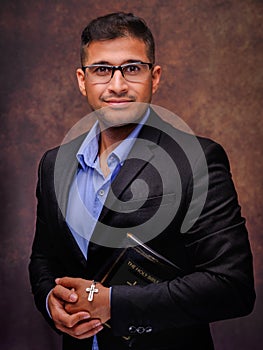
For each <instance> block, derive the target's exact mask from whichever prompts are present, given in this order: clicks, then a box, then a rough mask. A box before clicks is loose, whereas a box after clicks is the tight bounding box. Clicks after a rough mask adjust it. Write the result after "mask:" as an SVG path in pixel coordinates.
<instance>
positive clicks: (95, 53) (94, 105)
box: [77, 37, 161, 126]
mask: <svg viewBox="0 0 263 350" xmlns="http://www.w3.org/2000/svg"><path fill="white" fill-rule="evenodd" d="M134 61H141V62H149V58H148V56H147V48H146V45H145V43H144V42H143V41H141V40H139V39H136V38H132V37H123V38H117V39H112V40H104V41H93V42H91V43H90V44H89V46H88V47H87V48H86V61H85V62H84V65H91V64H98V63H103V64H109V65H114V66H119V65H122V64H125V63H130V62H134ZM88 74H89V72H88V71H86V73H84V72H83V71H82V69H78V70H77V78H78V83H79V88H80V91H81V93H82V94H83V95H84V96H86V97H87V100H88V104H89V105H90V107H91V109H92V110H98V109H101V108H103V107H108V108H107V109H103V110H102V111H103V113H99V114H98V115H99V116H98V118H99V120H100V121H101V122H102V123H103V124H104V125H105V126H113V125H121V124H126V123H131V122H135V121H137V120H138V119H140V117H141V116H142V113H143V112H144V110H145V108H142V107H139V106H140V104H136V103H134V102H142V103H146V104H147V103H150V102H151V99H152V95H153V94H154V93H155V92H156V91H157V88H158V84H159V80H160V75H161V68H160V66H154V67H153V69H152V70H150V69H149V72H147V77H146V80H144V81H143V82H136V83H134V82H132V83H131V82H128V81H127V80H125V78H124V77H123V76H122V74H121V72H120V71H119V70H116V71H115V73H114V75H113V77H112V79H111V80H110V81H109V82H108V83H103V84H101V83H94V82H91V81H90V80H89V77H88ZM142 106H146V105H142Z"/></svg>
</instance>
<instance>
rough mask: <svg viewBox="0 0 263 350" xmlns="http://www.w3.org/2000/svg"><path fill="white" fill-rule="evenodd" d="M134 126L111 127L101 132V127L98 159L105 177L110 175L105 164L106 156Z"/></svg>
mask: <svg viewBox="0 0 263 350" xmlns="http://www.w3.org/2000/svg"><path fill="white" fill-rule="evenodd" d="M135 127H136V124H127V125H122V126H119V127H111V128H107V129H104V130H103V127H101V130H102V131H101V133H100V143H99V157H100V167H101V170H102V172H103V174H104V176H105V177H107V176H108V175H109V173H110V169H109V167H108V164H107V158H108V155H109V154H110V153H111V152H112V151H113V150H114V149H115V148H116V147H117V146H118V145H119V144H120V143H121V142H122V141H123V140H124V139H125V138H126V137H127V136H128V135H129V134H130V133H131V132H132V130H133V129H134V128H135Z"/></svg>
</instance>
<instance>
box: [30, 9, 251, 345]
mask: <svg viewBox="0 0 263 350" xmlns="http://www.w3.org/2000/svg"><path fill="white" fill-rule="evenodd" d="M81 60H82V62H81V63H82V68H80V69H78V70H77V79H78V83H79V88H80V91H81V93H82V94H83V95H84V96H85V97H86V98H87V101H88V104H89V105H90V107H91V108H92V110H94V111H95V114H96V117H97V119H98V121H97V123H96V124H95V125H94V126H93V127H92V129H91V130H90V131H89V132H88V134H84V135H81V136H80V137H78V138H77V139H75V140H73V141H71V142H69V143H67V144H65V145H63V146H61V147H60V148H56V149H53V150H51V151H48V152H47V153H46V154H45V155H44V156H43V158H42V160H41V163H40V166H39V180H38V186H37V197H38V209H37V223H36V234H35V239H34V243H33V248H32V255H31V262H30V278H31V284H32V289H33V293H34V296H35V301H36V305H37V307H38V308H39V310H40V311H41V312H42V313H43V315H44V317H45V318H46V319H47V321H48V322H49V323H50V324H51V325H52V326H53V327H54V328H56V329H57V330H58V331H60V332H62V333H63V349H64V350H69V349H70V350H78V349H86V350H88V349H98V348H99V349H100V350H103V349H112V350H118V349H129V348H133V349H136V350H137V349H151V350H154V349H170V350H171V349H174V350H175V349H197V348H198V349H213V342H212V338H211V335H210V331H209V323H210V322H213V321H216V320H222V319H226V318H232V317H239V316H243V315H246V314H248V313H250V312H251V310H252V309H253V304H254V299H255V293H254V286H253V272H252V257H251V251H250V247H249V242H248V237H247V231H246V228H245V221H244V219H243V218H242V217H241V215H240V207H239V205H238V202H237V196H236V192H235V189H234V186H233V183H232V180H231V175H230V171H229V164H228V160H227V157H226V155H225V152H224V150H223V149H222V148H221V147H220V146H219V145H218V144H216V143H214V142H213V141H211V140H208V139H204V138H195V137H194V136H193V135H189V134H186V133H183V132H181V131H179V130H176V129H174V128H172V127H171V126H170V125H169V124H167V123H165V122H164V121H162V120H161V119H160V118H159V117H158V115H157V114H156V113H155V112H154V111H153V109H152V108H151V107H149V103H150V102H151V98H152V95H153V94H154V93H155V92H156V91H157V89H158V85H159V81H160V76H161V67H160V66H158V65H156V64H155V62H154V41H153V37H152V34H151V32H150V30H149V29H148V27H147V26H146V24H145V23H144V21H143V20H141V19H139V18H138V17H136V16H134V15H132V14H124V13H115V14H110V15H107V16H104V17H100V18H97V19H95V20H94V21H92V22H91V23H90V24H89V25H88V26H87V27H86V28H85V29H84V31H83V33H82V49H81ZM104 107H105V108H104ZM145 184H147V185H145ZM83 204H84V207H85V208H86V209H87V213H89V214H87V213H85V214H83V213H84V211H85V209H83ZM127 232H132V234H135V235H136V236H137V237H139V238H140V239H142V240H143V241H144V242H145V243H146V244H147V245H148V246H149V247H150V248H151V249H154V250H155V251H157V252H158V253H159V254H162V255H163V256H164V257H165V258H166V259H169V261H171V262H172V263H173V264H175V265H176V266H178V267H179V269H180V271H181V273H180V274H175V275H174V276H173V278H171V279H168V280H164V281H163V282H160V283H158V284H156V283H150V284H148V285H146V286H140V285H113V286H111V287H110V286H107V285H106V286H105V285H103V284H100V283H98V282H95V281H98V280H101V278H102V277H103V275H101V274H100V271H101V270H103V268H104V267H105V265H106V264H107V262H108V261H114V256H115V253H116V251H117V252H120V251H122V250H123V248H124V247H125V243H123V242H125V239H124V238H125V237H124V236H125V235H126V233H127ZM92 290H93V291H92ZM108 323H110V328H108V326H106V325H105V324H108ZM94 336H95V337H94Z"/></svg>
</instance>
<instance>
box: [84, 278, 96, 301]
mask: <svg viewBox="0 0 263 350" xmlns="http://www.w3.org/2000/svg"><path fill="white" fill-rule="evenodd" d="M86 292H87V293H89V295H88V301H92V300H93V296H94V293H99V290H98V289H97V288H96V282H95V281H93V282H92V283H91V286H90V288H86Z"/></svg>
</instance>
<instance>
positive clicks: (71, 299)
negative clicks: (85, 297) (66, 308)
mask: <svg viewBox="0 0 263 350" xmlns="http://www.w3.org/2000/svg"><path fill="white" fill-rule="evenodd" d="M77 299H78V297H77V295H76V294H70V296H69V300H70V301H76V300H77Z"/></svg>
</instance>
